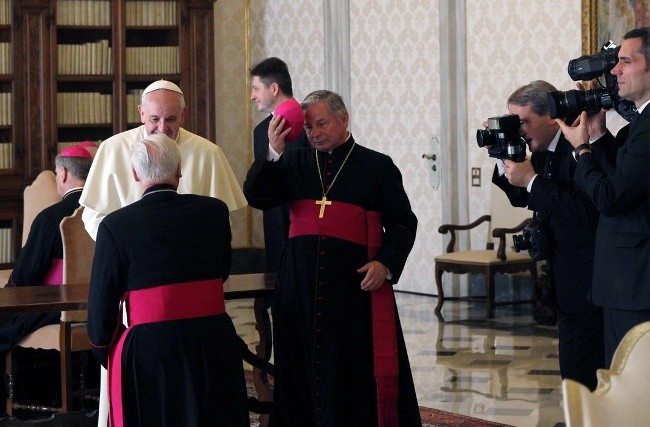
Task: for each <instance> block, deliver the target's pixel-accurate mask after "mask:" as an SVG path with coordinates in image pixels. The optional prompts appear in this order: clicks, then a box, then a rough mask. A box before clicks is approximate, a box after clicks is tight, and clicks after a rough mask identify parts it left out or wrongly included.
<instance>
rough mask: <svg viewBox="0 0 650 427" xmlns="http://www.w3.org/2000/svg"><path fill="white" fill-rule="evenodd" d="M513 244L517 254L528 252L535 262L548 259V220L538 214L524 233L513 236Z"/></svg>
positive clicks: (525, 227)
mask: <svg viewBox="0 0 650 427" xmlns="http://www.w3.org/2000/svg"><path fill="white" fill-rule="evenodd" d="M512 243H513V244H514V247H515V252H521V251H523V250H526V249H527V250H528V254H529V255H530V257H531V258H532V259H534V260H535V261H542V260H545V259H548V237H547V235H546V218H545V216H544V215H542V214H539V213H538V214H536V215H535V216H534V217H533V219H532V220H531V221H530V222H529V223H528V224H526V225H525V226H524V229H523V230H522V233H521V234H519V235H514V236H512Z"/></svg>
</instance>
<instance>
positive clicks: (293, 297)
mask: <svg viewBox="0 0 650 427" xmlns="http://www.w3.org/2000/svg"><path fill="white" fill-rule="evenodd" d="M353 146H354V148H353ZM350 150H352V151H351V152H350ZM348 155H349V157H348ZM318 156H319V159H318V164H319V165H320V168H321V171H320V172H321V173H320V175H321V176H322V180H323V185H324V186H325V189H323V187H322V186H321V180H320V179H321V178H320V177H319V171H318V167H319V166H318V165H317V162H316V152H315V151H314V150H313V149H311V148H307V149H296V150H291V151H287V152H285V153H284V154H283V155H282V157H281V159H280V160H279V161H278V162H275V163H273V162H267V161H265V160H264V159H261V160H256V161H255V162H254V163H253V165H252V167H251V169H250V170H249V172H248V176H247V177H246V181H245V183H244V194H245V195H246V198H247V199H248V202H249V204H250V205H251V206H253V207H255V208H258V209H266V208H269V207H272V206H275V205H277V204H279V203H283V202H294V206H295V204H296V203H299V204H301V205H302V206H307V205H306V203H310V204H313V205H314V207H315V208H314V209H313V210H311V214H312V215H313V216H314V218H312V219H313V220H314V221H318V220H319V218H318V217H319V216H320V214H321V210H322V216H323V218H321V220H329V218H328V211H329V212H333V211H332V210H331V209H332V208H333V207H334V206H335V205H336V204H337V203H347V204H350V205H354V206H356V207H359V208H361V210H363V211H373V212H377V213H378V214H379V215H380V216H381V220H382V225H383V227H384V233H383V236H382V238H383V243H382V246H381V248H379V250H378V251H377V253H376V255H374V258H373V259H374V260H377V261H380V262H381V263H382V264H384V265H385V266H386V267H387V268H388V269H389V270H390V272H391V273H392V278H391V280H390V282H391V283H396V282H397V280H398V279H399V277H400V275H401V273H402V270H403V268H404V264H405V262H406V259H407V257H408V254H409V252H410V250H411V248H412V246H413V243H414V240H415V233H416V229H417V218H416V217H415V215H414V214H413V212H412V210H411V205H410V203H409V200H408V197H407V195H406V192H405V191H404V187H403V184H402V177H401V174H400V172H399V170H398V168H397V167H396V166H395V164H394V163H393V162H392V160H391V159H390V157H388V156H386V155H384V154H381V153H378V152H376V151H373V150H370V149H367V148H365V147H362V146H359V145H354V140H353V139H352V138H350V139H349V140H348V141H347V142H345V143H344V144H342V145H341V146H339V147H337V148H336V149H334V150H333V151H332V153H329V154H328V153H318ZM346 158H347V161H346ZM344 162H345V163H344ZM341 166H343V168H342V169H341ZM339 170H340V172H339ZM335 177H336V180H335V181H334V178H335ZM324 192H326V199H327V200H323V193H324ZM323 202H326V203H323ZM329 202H332V204H329ZM303 212H304V211H303ZM294 213H295V212H294ZM300 215H302V214H300ZM345 218H346V217H345V215H343V222H345V221H346V219H345ZM349 221H352V216H350V217H349ZM293 226H294V224H293V223H292V227H293ZM337 226H338V225H336V224H335V225H334V227H337ZM367 262H368V248H367V246H366V245H364V244H360V243H358V242H355V241H354V239H345V238H340V237H336V233H325V232H323V233H320V234H319V233H313V232H312V231H307V233H303V232H298V233H295V234H292V235H291V237H290V238H289V241H288V243H287V246H286V249H285V252H284V254H283V258H282V261H281V265H280V270H279V273H278V280H277V283H276V288H275V297H274V303H273V327H274V331H273V332H274V349H275V353H274V355H275V359H274V362H275V367H276V372H275V374H276V376H275V383H274V412H273V416H272V421H273V422H274V423H275V424H274V425H281V426H315V425H325V426H347V425H350V426H352V425H354V426H359V427H364V426H368V427H370V426H373V427H375V426H377V425H380V424H379V422H378V412H379V413H381V410H379V411H378V403H377V400H378V399H377V379H376V376H375V371H374V365H375V363H376V360H375V359H374V354H373V353H374V351H375V350H374V349H373V315H372V298H371V293H370V292H367V291H363V290H361V288H360V284H361V280H362V279H363V277H364V274H361V273H357V269H358V268H359V267H361V266H363V265H364V264H366V263H367ZM391 297H392V295H391ZM393 307H394V305H393ZM394 319H395V320H394V322H395V328H394V330H395V332H396V341H397V342H396V348H397V362H398V378H397V387H398V394H397V402H396V409H397V415H398V418H399V425H400V426H401V427H410V426H420V425H421V422H420V416H419V410H418V404H417V399H416V395H415V389H414V386H413V379H412V375H411V370H410V366H409V361H408V356H407V352H406V347H405V344H404V337H403V334H402V330H401V326H400V324H399V317H398V316H397V313H395V317H394ZM393 425H394V424H393Z"/></svg>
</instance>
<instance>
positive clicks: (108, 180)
mask: <svg viewBox="0 0 650 427" xmlns="http://www.w3.org/2000/svg"><path fill="white" fill-rule="evenodd" d="M138 111H139V112H140V120H141V121H142V123H143V124H142V126H139V127H137V128H135V129H131V130H127V131H125V132H122V133H119V134H117V135H114V136H112V137H110V138H108V139H107V140H105V141H104V142H102V143H101V145H100V146H99V150H98V151H97V154H95V159H94V161H93V165H92V167H91V169H90V172H89V173H88V178H86V185H85V186H84V191H83V192H82V193H81V198H80V199H79V204H80V205H82V206H84V211H83V214H82V219H83V222H84V226H85V228H86V230H87V231H88V234H90V236H91V237H92V238H93V240H96V239H97V229H98V228H99V223H100V222H101V221H102V219H103V218H104V217H105V216H106V215H108V214H109V213H111V212H113V211H116V210H118V209H119V208H121V207H124V206H126V205H129V204H131V203H133V202H135V201H136V200H139V199H140V198H141V197H142V190H141V189H140V187H139V185H138V183H137V182H136V181H135V180H134V179H133V172H132V170H131V160H130V158H131V149H132V147H133V144H134V143H135V142H137V141H139V140H141V139H142V138H143V137H145V136H148V135H151V134H154V133H164V134H165V135H167V136H169V137H170V138H172V139H173V140H175V141H176V142H177V143H178V148H179V149H180V152H181V168H182V170H181V175H182V177H183V179H181V180H180V184H179V185H178V193H180V194H183V193H185V194H190V193H191V194H199V195H202V196H210V197H216V198H218V199H220V200H222V201H223V202H225V203H226V205H227V206H228V209H229V211H230V212H233V211H236V210H238V209H241V208H243V207H244V206H246V204H247V202H246V198H245V197H244V194H243V193H242V190H241V186H240V185H239V183H238V182H237V179H236V178H235V174H234V173H233V171H232V168H231V167H230V164H228V160H227V159H226V156H225V155H224V154H223V151H221V148H219V146H218V145H216V144H213V143H212V142H210V141H208V140H207V139H205V138H203V137H200V136H198V135H195V134H193V133H192V132H189V131H187V130H185V129H183V128H182V127H181V126H182V125H183V120H184V118H185V113H186V111H187V107H186V106H185V98H184V97H183V92H182V91H181V89H180V88H179V87H178V86H177V85H175V84H174V83H172V82H169V81H166V80H158V81H156V82H153V83H152V84H150V85H149V86H147V88H146V89H145V90H144V92H143V94H142V99H141V105H139V106H138ZM101 382H102V384H101V396H100V404H99V424H98V425H99V427H102V426H106V425H107V421H108V398H107V394H106V391H107V385H106V370H105V369H104V368H102V373H101Z"/></svg>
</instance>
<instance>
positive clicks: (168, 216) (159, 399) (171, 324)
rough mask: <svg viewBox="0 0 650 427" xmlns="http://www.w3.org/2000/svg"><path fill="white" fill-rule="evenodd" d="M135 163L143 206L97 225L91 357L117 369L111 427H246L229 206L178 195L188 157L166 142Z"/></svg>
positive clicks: (152, 139) (134, 157) (136, 154)
mask: <svg viewBox="0 0 650 427" xmlns="http://www.w3.org/2000/svg"><path fill="white" fill-rule="evenodd" d="M131 165H132V169H133V177H134V178H135V180H136V181H137V182H138V183H139V184H140V188H141V190H142V192H143V195H142V199H141V200H138V201H136V202H134V203H132V204H130V205H128V206H126V207H123V208H121V209H118V210H116V211H114V212H112V213H110V214H108V215H107V216H106V217H105V218H104V219H103V220H102V222H101V223H100V224H99V229H98V232H97V244H96V247H95V257H94V260H93V268H92V273H91V279H90V290H89V295H88V336H89V338H90V341H91V343H92V344H93V354H94V355H95V358H96V359H97V361H98V362H100V363H101V364H102V366H104V367H107V366H108V365H110V367H111V369H109V382H108V384H110V387H109V388H108V391H109V400H110V419H111V423H110V425H156V426H162V425H188V426H189V425H193V426H207V425H210V426H224V427H231V426H232V427H235V426H239V427H244V426H248V425H249V417H248V408H247V405H246V385H245V381H244V372H243V365H242V355H241V341H240V340H239V337H238V336H237V333H236V332H235V327H234V325H233V323H232V321H231V319H230V317H229V316H228V314H227V313H226V311H225V302H224V294H223V282H225V281H226V280H227V279H228V275H229V273H230V259H231V248H230V241H231V231H230V223H229V214H228V207H227V205H226V204H225V203H224V202H223V201H221V200H219V199H216V198H213V197H208V196H200V195H195V194H178V192H177V188H178V183H179V179H181V154H180V151H179V149H178V146H177V143H176V142H175V141H174V140H173V139H171V138H169V137H168V136H167V135H165V134H154V135H149V136H147V137H145V138H144V139H142V140H141V141H139V142H136V143H135V144H134V146H133V152H132V154H131ZM122 307H124V309H125V313H126V317H125V320H126V321H127V323H128V327H127V328H126V330H124V328H123V327H122V323H123V322H122V313H123V311H122ZM100 421H102V420H100Z"/></svg>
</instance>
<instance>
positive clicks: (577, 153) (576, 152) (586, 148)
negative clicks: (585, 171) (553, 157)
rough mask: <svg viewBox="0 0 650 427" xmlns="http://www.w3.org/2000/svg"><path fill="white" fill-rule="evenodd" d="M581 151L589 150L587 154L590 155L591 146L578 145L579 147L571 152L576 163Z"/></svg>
mask: <svg viewBox="0 0 650 427" xmlns="http://www.w3.org/2000/svg"><path fill="white" fill-rule="evenodd" d="M582 150H589V152H590V153H591V145H589V144H580V145H578V146H577V147H576V149H575V150H573V158H574V159H575V160H576V161H578V157H579V156H580V152H581V151H582Z"/></svg>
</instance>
